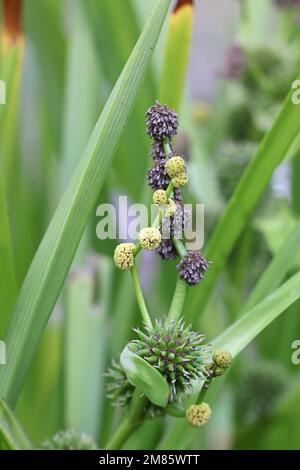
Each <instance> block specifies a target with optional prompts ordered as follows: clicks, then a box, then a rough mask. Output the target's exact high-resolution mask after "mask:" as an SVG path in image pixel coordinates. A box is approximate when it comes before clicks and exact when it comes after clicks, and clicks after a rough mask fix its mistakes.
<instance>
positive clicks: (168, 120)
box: [146, 101, 178, 141]
mask: <svg viewBox="0 0 300 470" xmlns="http://www.w3.org/2000/svg"><path fill="white" fill-rule="evenodd" d="M146 126H147V132H148V134H149V135H150V137H152V138H153V139H154V140H155V141H162V140H164V139H167V138H171V137H173V136H174V135H176V134H177V128H178V120H177V114H176V112H175V111H173V109H170V108H168V106H164V105H162V104H160V103H159V102H158V101H157V102H156V104H155V105H154V106H151V108H149V109H148V111H147V113H146Z"/></svg>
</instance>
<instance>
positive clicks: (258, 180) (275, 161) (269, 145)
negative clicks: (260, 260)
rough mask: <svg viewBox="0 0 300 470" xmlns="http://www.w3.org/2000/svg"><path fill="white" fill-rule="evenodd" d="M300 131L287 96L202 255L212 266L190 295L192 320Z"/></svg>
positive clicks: (299, 118) (297, 110)
mask: <svg viewBox="0 0 300 470" xmlns="http://www.w3.org/2000/svg"><path fill="white" fill-rule="evenodd" d="M299 129H300V106H296V105H294V104H293V103H292V101H291V91H290V92H289V93H288V95H287V97H286V99H285V101H284V103H283V106H282V108H281V111H280V113H279V114H278V116H277V118H276V120H275V122H274V124H273V126H272V128H271V129H270V130H269V132H268V133H267V134H266V135H265V137H264V139H263V141H262V143H261V144H260V146H259V148H258V151H257V153H256V155H255V156H254V158H253V159H252V161H251V162H250V164H249V165H248V167H247V169H246V171H245V173H244V174H243V176H242V178H241V180H240V182H239V184H238V185H237V187H236V190H235V191H234V193H233V195H232V197H231V199H230V201H229V203H228V205H227V208H226V209H225V211H224V213H223V216H222V217H221V220H220V221H219V223H218V225H217V227H216V229H215V230H214V232H213V236H212V238H211V239H210V241H209V243H208V246H207V249H206V250H205V255H206V257H207V259H208V260H210V261H212V265H211V266H210V268H209V269H208V271H207V273H206V275H205V278H204V279H203V281H202V282H201V285H200V286H199V288H198V289H195V290H194V291H192V292H191V294H190V297H189V300H190V311H189V317H190V319H191V320H195V318H196V317H197V315H199V314H200V313H201V312H202V310H203V308H204V306H205V304H206V302H207V300H208V298H209V295H210V293H211V291H212V289H213V287H214V285H215V282H216V279H217V277H218V275H219V273H220V271H221V270H222V269H223V266H224V264H225V262H226V260H227V258H228V256H229V255H230V253H231V250H232V248H233V247H234V244H235V242H236V240H237V239H238V237H239V235H240V234H241V232H242V230H243V228H244V227H245V225H246V223H247V221H248V219H249V217H250V215H251V213H252V212H253V210H254V208H255V206H256V204H257V202H258V200H259V198H260V196H261V194H262V192H263V190H264V188H265V187H266V185H267V183H268V181H269V180H270V178H271V175H272V173H273V171H274V169H275V168H276V167H277V166H278V165H279V163H280V162H281V161H282V160H283V158H284V157H285V155H286V153H287V151H288V149H289V148H290V146H291V144H292V143H293V141H294V139H295V138H296V137H297V135H298V133H299Z"/></svg>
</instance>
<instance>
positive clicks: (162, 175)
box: [148, 161, 171, 190]
mask: <svg viewBox="0 0 300 470" xmlns="http://www.w3.org/2000/svg"><path fill="white" fill-rule="evenodd" d="M170 181H171V180H170V177H169V176H168V175H167V172H166V169H165V162H164V161H160V162H158V163H156V164H155V165H154V166H153V167H152V168H150V170H149V171H148V184H149V186H150V188H151V189H154V190H156V189H166V188H167V187H168V184H169V183H170Z"/></svg>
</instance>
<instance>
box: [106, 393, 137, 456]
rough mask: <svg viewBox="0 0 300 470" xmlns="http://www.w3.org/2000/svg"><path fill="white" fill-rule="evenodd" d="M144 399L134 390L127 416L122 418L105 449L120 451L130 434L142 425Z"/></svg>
mask: <svg viewBox="0 0 300 470" xmlns="http://www.w3.org/2000/svg"><path fill="white" fill-rule="evenodd" d="M145 402H146V398H145V397H144V396H143V397H142V398H141V391H140V390H139V389H138V388H136V389H135V391H134V394H133V397H132V400H131V406H130V410H129V416H128V417H127V418H124V420H123V421H122V422H121V424H120V426H119V427H118V429H117V430H116V432H115V434H114V435H113V436H112V438H111V439H110V440H109V442H108V443H107V445H106V449H109V450H117V449H121V447H122V446H123V444H124V443H125V442H126V440H127V439H128V437H129V436H130V434H131V433H132V432H133V431H134V430H135V429H136V428H137V427H138V426H139V425H140V424H141V423H142V421H143V419H142V416H141V415H142V410H143V407H144V405H145Z"/></svg>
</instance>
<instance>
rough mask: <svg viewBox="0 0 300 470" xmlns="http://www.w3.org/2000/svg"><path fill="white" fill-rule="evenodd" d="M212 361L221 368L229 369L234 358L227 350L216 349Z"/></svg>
mask: <svg viewBox="0 0 300 470" xmlns="http://www.w3.org/2000/svg"><path fill="white" fill-rule="evenodd" d="M212 359H213V361H214V363H215V364H216V365H217V366H218V367H221V368H226V367H229V366H230V364H231V361H232V356H231V354H230V352H229V351H226V349H216V350H215V351H214V352H213V356H212Z"/></svg>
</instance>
